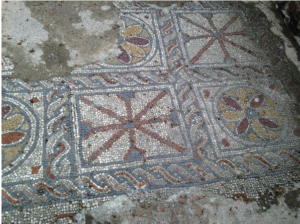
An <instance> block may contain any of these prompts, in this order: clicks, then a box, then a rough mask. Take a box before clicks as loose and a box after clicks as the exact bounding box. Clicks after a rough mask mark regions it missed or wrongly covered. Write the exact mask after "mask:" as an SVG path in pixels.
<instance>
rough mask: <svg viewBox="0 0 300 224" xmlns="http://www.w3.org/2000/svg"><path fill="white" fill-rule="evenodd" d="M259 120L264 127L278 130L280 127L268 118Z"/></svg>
mask: <svg viewBox="0 0 300 224" xmlns="http://www.w3.org/2000/svg"><path fill="white" fill-rule="evenodd" d="M258 120H259V122H260V123H261V124H262V125H265V126H267V127H269V128H278V127H279V125H278V124H275V123H274V122H273V121H270V120H269V119H267V118H263V117H260V118H258Z"/></svg>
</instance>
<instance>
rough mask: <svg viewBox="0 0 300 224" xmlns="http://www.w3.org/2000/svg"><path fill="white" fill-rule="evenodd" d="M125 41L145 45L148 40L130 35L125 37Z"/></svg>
mask: <svg viewBox="0 0 300 224" xmlns="http://www.w3.org/2000/svg"><path fill="white" fill-rule="evenodd" d="M125 41H127V42H128V43H131V44H134V45H138V46H145V45H147V44H148V43H149V40H147V39H145V38H141V37H130V38H126V39H125Z"/></svg>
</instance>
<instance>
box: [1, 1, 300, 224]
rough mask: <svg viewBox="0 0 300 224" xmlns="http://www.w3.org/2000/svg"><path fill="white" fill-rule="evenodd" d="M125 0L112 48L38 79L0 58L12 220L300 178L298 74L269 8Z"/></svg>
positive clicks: (6, 204) (5, 188) (7, 216)
mask: <svg viewBox="0 0 300 224" xmlns="http://www.w3.org/2000/svg"><path fill="white" fill-rule="evenodd" d="M115 5H116V6H117V7H118V10H119V11H120V14H119V15H120V18H121V19H122V20H123V21H124V28H123V30H122V32H121V35H120V37H119V48H120V50H121V53H120V55H118V56H117V57H116V58H114V59H110V60H109V61H106V62H103V63H102V62H101V63H96V64H92V65H89V66H85V67H81V68H77V69H76V70H74V71H73V73H72V76H71V77H70V78H60V77H57V78H52V79H49V80H44V81H40V82H33V81H23V80H19V79H15V78H13V77H12V76H11V70H10V69H9V68H7V69H6V68H4V70H3V73H2V74H3V75H2V96H3V98H2V209H3V220H4V221H3V222H16V221H18V220H22V223H32V219H31V218H30V215H28V214H29V212H28V211H30V209H33V208H36V209H37V211H40V210H46V211H47V212H48V213H49V216H45V217H42V218H41V219H40V220H38V221H37V222H43V223H48V222H50V221H52V220H53V217H54V216H55V217H56V219H59V220H60V221H61V222H62V223H63V222H68V217H72V216H73V215H74V214H75V213H76V212H77V211H78V210H79V209H80V206H81V203H82V202H83V201H84V202H86V201H88V203H90V204H89V207H93V206H96V205H97V203H98V202H99V203H100V201H106V200H110V199H112V198H113V197H114V196H116V195H120V194H132V193H137V192H156V191H159V190H160V189H165V191H164V192H172V190H174V189H181V188H185V187H188V186H198V187H204V188H206V189H208V190H213V191H214V192H218V193H223V194H225V195H226V196H228V197H242V198H243V199H244V200H247V201H248V200H256V201H257V202H261V201H262V200H261V195H267V196H266V197H265V198H264V201H263V202H262V203H267V202H268V200H272V197H274V195H275V191H273V190H272V189H275V188H276V189H279V188H280V189H281V188H284V187H285V186H289V187H291V185H292V184H291V183H292V182H293V181H299V180H300V177H299V172H298V171H299V168H300V155H299V143H300V130H299V127H297V126H296V125H295V122H294V118H295V116H296V114H295V111H294V110H293V108H292V106H291V105H292V100H291V97H290V96H289V95H288V94H287V93H286V89H289V88H292V87H293V85H294V83H296V82H297V81H298V80H297V77H293V74H292V73H290V72H289V70H288V69H287V66H288V65H289V62H288V61H287V59H286V58H285V57H284V54H283V53H282V52H281V50H280V47H279V45H278V43H277V41H276V38H275V37H274V36H273V35H272V33H271V32H270V31H269V30H268V29H267V26H266V24H264V22H263V20H262V19H261V18H260V16H261V14H260V12H258V11H257V10H249V9H248V8H246V7H245V6H243V4H241V3H239V4H235V3H230V2H228V3H227V2H219V3H217V2H209V3H204V2H186V3H185V4H184V5H183V6H181V7H177V8H173V9H166V10H160V9H156V8H153V7H150V6H147V5H145V4H143V3H139V2H118V3H115ZM260 49H261V50H260ZM281 74H286V75H285V77H284V79H280V80H281V81H280V82H279V81H276V80H277V79H279V78H280V77H281ZM266 189H268V191H267V190H266ZM269 189H270V191H269ZM166 194H167V193H166ZM149 195H150V193H149ZM145 200H146V199H145ZM147 200H148V199H147ZM52 205H55V206H53V207H50V206H52ZM20 208H22V209H23V210H24V212H19V210H20ZM48 208H49V209H48ZM50 208H51V209H50ZM16 211H18V212H16ZM58 214H59V215H58ZM28 217H29V218H28Z"/></svg>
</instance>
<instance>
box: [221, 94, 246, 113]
mask: <svg viewBox="0 0 300 224" xmlns="http://www.w3.org/2000/svg"><path fill="white" fill-rule="evenodd" d="M223 100H224V102H225V103H226V104H227V105H228V106H231V107H232V108H234V109H236V110H238V111H241V110H242V107H241V106H240V105H239V104H238V103H237V102H236V101H235V100H234V99H232V98H231V97H228V96H224V97H223Z"/></svg>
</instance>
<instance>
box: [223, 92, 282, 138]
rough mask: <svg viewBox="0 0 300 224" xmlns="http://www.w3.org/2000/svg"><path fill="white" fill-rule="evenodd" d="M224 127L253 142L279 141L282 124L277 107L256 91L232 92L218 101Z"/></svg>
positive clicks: (224, 94) (225, 94)
mask: <svg viewBox="0 0 300 224" xmlns="http://www.w3.org/2000/svg"><path fill="white" fill-rule="evenodd" d="M219 111H220V115H221V118H222V121H223V123H224V125H225V126H226V127H227V128H228V129H229V130H230V131H231V132H233V134H234V135H237V136H240V137H243V138H245V139H248V140H252V141H265V140H272V139H274V138H276V137H277V136H278V135H279V133H280V131H281V129H282V124H283V118H282V116H281V115H280V112H279V110H278V105H277V104H276V103H275V102H274V101H273V100H272V99H271V98H270V97H269V96H266V95H265V94H263V93H261V92H259V91H258V90H255V89H249V88H245V89H241V88H240V89H231V90H229V91H228V92H226V93H223V95H222V97H221V98H220V99H219Z"/></svg>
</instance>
